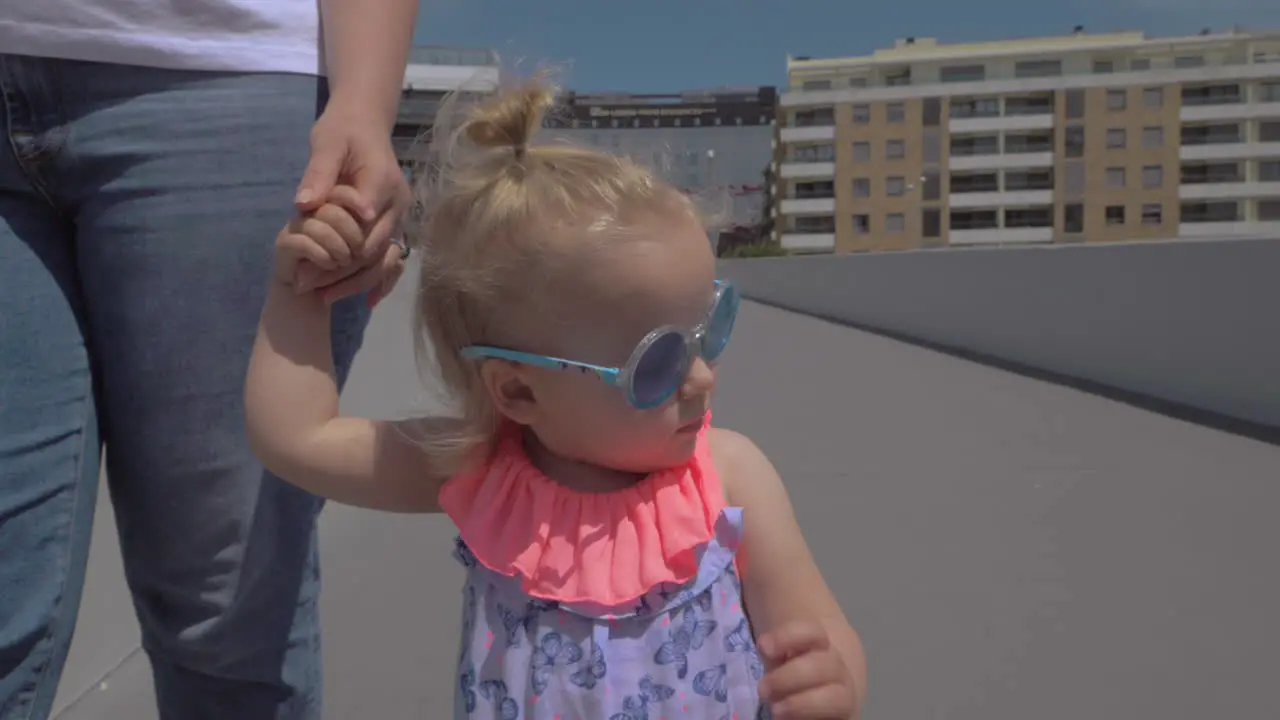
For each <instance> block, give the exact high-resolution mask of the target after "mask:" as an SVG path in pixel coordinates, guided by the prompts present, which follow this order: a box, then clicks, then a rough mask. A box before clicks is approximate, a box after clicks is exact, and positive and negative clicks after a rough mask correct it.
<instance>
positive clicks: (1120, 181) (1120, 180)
mask: <svg viewBox="0 0 1280 720" xmlns="http://www.w3.org/2000/svg"><path fill="white" fill-rule="evenodd" d="M1107 187H1109V188H1122V187H1124V168H1122V167H1111V168H1107Z"/></svg>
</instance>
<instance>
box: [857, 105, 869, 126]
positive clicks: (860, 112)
mask: <svg viewBox="0 0 1280 720" xmlns="http://www.w3.org/2000/svg"><path fill="white" fill-rule="evenodd" d="M853 121H854V122H855V123H857V124H859V125H865V124H867V123H869V122H871V106H870V105H867V104H866V103H858V104H857V105H854V106H853Z"/></svg>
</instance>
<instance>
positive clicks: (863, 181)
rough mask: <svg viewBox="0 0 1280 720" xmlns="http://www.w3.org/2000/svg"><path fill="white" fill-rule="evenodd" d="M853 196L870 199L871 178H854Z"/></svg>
mask: <svg viewBox="0 0 1280 720" xmlns="http://www.w3.org/2000/svg"><path fill="white" fill-rule="evenodd" d="M853 196H854V197H855V198H869V197H871V178H854V179H853Z"/></svg>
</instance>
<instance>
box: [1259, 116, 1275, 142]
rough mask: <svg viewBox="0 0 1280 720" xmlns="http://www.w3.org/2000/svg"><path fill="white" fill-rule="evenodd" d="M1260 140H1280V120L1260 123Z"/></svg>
mask: <svg viewBox="0 0 1280 720" xmlns="http://www.w3.org/2000/svg"><path fill="white" fill-rule="evenodd" d="M1258 140H1261V141H1262V142H1280V120H1268V121H1266V122H1261V123H1258Z"/></svg>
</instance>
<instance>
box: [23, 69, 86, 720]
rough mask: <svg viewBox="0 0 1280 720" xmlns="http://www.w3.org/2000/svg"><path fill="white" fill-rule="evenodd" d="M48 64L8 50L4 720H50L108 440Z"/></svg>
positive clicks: (74, 608)
mask: <svg viewBox="0 0 1280 720" xmlns="http://www.w3.org/2000/svg"><path fill="white" fill-rule="evenodd" d="M40 70H41V66H40V63H39V62H35V61H27V60H24V59H21V58H16V57H12V56H5V55H0V720H27V719H28V718H36V719H42V718H45V717H46V716H47V715H48V713H49V709H50V706H51V705H52V704H53V698H54V695H55V693H56V692H57V689H58V679H59V676H60V675H61V673H62V666H63V663H64V662H65V661H66V658H67V649H68V647H69V646H70V644H71V632H72V630H73V629H74V627H75V621H76V612H77V610H78V609H79V605H80V591H81V588H82V585H83V583H84V569H85V561H86V560H87V558H88V551H89V536H90V530H91V526H92V523H93V509H94V502H95V499H96V496H97V491H98V467H99V442H98V431H97V420H96V415H95V413H96V411H95V405H94V395H93V381H92V373H91V372H90V364H89V354H88V352H87V349H86V345H85V340H84V338H85V335H84V332H83V314H82V310H83V307H82V303H81V298H80V292H79V278H78V272H77V270H76V259H75V255H74V245H73V230H72V227H71V224H70V222H68V221H66V219H65V218H64V216H63V215H62V214H61V213H60V212H59V211H58V210H57V209H56V207H55V205H54V203H53V201H52V200H51V198H50V195H49V193H50V191H51V188H50V186H49V185H48V184H47V181H48V180H49V176H48V172H49V171H50V170H51V167H50V162H51V160H52V158H53V157H55V155H56V153H57V148H58V146H59V143H60V138H61V134H60V130H59V124H60V121H59V118H58V116H57V113H56V109H55V108H52V107H51V106H50V105H49V104H48V103H46V102H45V99H46V98H47V97H48V93H49V92H50V91H51V90H52V88H51V87H49V85H48V84H47V82H46V81H47V80H48V78H46V77H45V76H44V75H43V73H42V72H41V71H40Z"/></svg>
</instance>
